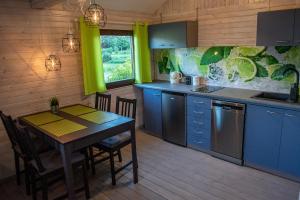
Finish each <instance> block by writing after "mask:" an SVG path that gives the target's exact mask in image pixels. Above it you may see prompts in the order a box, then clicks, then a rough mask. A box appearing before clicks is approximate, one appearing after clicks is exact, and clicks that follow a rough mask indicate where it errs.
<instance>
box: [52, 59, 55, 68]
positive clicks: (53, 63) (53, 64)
mask: <svg viewBox="0 0 300 200" xmlns="http://www.w3.org/2000/svg"><path fill="white" fill-rule="evenodd" d="M51 65H52V70H53V69H54V66H55V62H54V59H53V58H52V59H51Z"/></svg>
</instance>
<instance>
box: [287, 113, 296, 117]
mask: <svg viewBox="0 0 300 200" xmlns="http://www.w3.org/2000/svg"><path fill="white" fill-rule="evenodd" d="M285 116H287V117H295V116H294V115H290V114H287V113H286V114H285Z"/></svg>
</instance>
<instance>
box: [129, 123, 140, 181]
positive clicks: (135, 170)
mask: <svg viewBox="0 0 300 200" xmlns="http://www.w3.org/2000/svg"><path fill="white" fill-rule="evenodd" d="M130 132H131V153H132V165H133V167H132V170H133V182H134V183H137V182H138V162H137V153H136V138H135V125H133V126H132V128H131V129H130Z"/></svg>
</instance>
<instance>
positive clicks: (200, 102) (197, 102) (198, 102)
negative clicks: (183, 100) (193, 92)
mask: <svg viewBox="0 0 300 200" xmlns="http://www.w3.org/2000/svg"><path fill="white" fill-rule="evenodd" d="M193 102H194V103H196V104H204V102H203V101H196V100H195V101H193Z"/></svg>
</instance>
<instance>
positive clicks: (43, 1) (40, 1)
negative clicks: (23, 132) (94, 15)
mask: <svg viewBox="0 0 300 200" xmlns="http://www.w3.org/2000/svg"><path fill="white" fill-rule="evenodd" d="M30 1H31V7H32V8H49V7H52V6H54V5H57V4H63V3H69V4H73V5H74V4H77V3H78V5H79V4H80V2H81V3H82V2H86V4H89V2H90V0H30ZM165 1H166V0H150V1H149V0H146V1H145V0H96V2H97V3H99V4H100V5H101V6H103V8H104V9H109V10H116V11H133V12H141V13H147V14H153V13H154V12H155V11H156V10H157V9H159V8H160V7H161V5H162V4H163V3H164V2H165Z"/></svg>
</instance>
